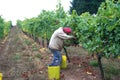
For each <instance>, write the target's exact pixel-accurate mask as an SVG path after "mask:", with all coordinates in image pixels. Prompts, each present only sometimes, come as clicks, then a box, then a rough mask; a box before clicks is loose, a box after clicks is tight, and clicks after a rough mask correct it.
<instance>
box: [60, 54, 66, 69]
mask: <svg viewBox="0 0 120 80" xmlns="http://www.w3.org/2000/svg"><path fill="white" fill-rule="evenodd" d="M61 68H63V69H65V68H67V57H66V56H65V55H62V62H61Z"/></svg>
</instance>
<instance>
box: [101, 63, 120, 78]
mask: <svg viewBox="0 0 120 80" xmlns="http://www.w3.org/2000/svg"><path fill="white" fill-rule="evenodd" d="M103 68H104V73H105V78H106V80H112V77H113V76H116V75H118V74H120V69H119V68H118V67H116V66H115V65H110V64H106V65H105V66H104V67H103Z"/></svg>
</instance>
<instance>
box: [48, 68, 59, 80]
mask: <svg viewBox="0 0 120 80" xmlns="http://www.w3.org/2000/svg"><path fill="white" fill-rule="evenodd" d="M48 78H49V79H50V80H54V79H55V80H60V66H48Z"/></svg>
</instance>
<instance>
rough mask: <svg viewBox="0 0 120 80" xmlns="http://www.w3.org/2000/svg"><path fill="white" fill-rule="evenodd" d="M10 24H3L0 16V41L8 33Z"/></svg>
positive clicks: (9, 22)
mask: <svg viewBox="0 0 120 80" xmlns="http://www.w3.org/2000/svg"><path fill="white" fill-rule="evenodd" d="M11 25H12V22H11V21H8V22H5V21H4V19H3V18H2V17H1V16H0V39H2V38H4V37H6V36H7V35H8V33H9V32H10V28H11Z"/></svg>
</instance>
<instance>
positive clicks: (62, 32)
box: [48, 27, 74, 66]
mask: <svg viewBox="0 0 120 80" xmlns="http://www.w3.org/2000/svg"><path fill="white" fill-rule="evenodd" d="M71 32H72V30H71V28H69V27H64V28H63V27H60V28H58V29H57V30H55V31H54V33H53V34H52V37H51V39H50V42H49V49H50V50H51V52H52V53H53V60H52V63H51V64H49V65H48V66H58V65H60V64H61V61H62V54H61V53H60V52H61V50H62V48H63V46H64V40H67V39H72V38H74V36H70V35H69V34H70V33H71Z"/></svg>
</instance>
